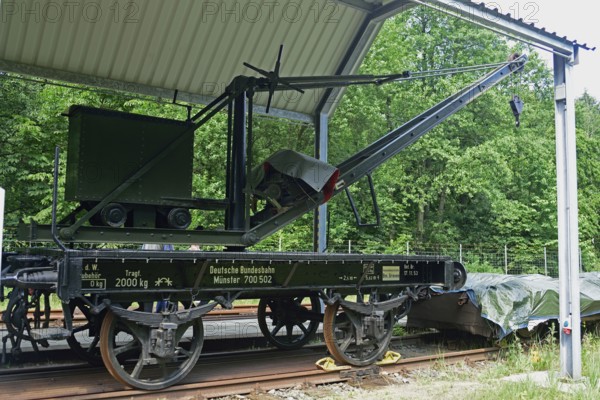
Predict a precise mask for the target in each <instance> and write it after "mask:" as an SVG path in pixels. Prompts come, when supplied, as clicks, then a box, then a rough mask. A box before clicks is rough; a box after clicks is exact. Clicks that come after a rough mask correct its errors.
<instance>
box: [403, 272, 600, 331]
mask: <svg viewBox="0 0 600 400" xmlns="http://www.w3.org/2000/svg"><path fill="white" fill-rule="evenodd" d="M580 285H581V317H582V318H583V319H584V320H585V319H588V320H589V319H600V272H587V273H582V274H581V275H580ZM558 288H559V286H558V279H556V278H551V277H548V276H544V275H514V276H513V275H498V274H487V273H479V274H478V273H471V274H469V278H468V280H467V283H466V285H465V286H464V287H463V288H462V289H461V290H457V291H450V292H441V291H433V293H432V298H431V299H430V300H427V301H422V302H417V303H415V304H414V305H413V308H412V310H411V312H410V313H409V315H408V321H407V327H417V328H436V329H442V330H444V329H456V330H462V331H467V332H470V333H473V334H477V335H482V336H487V337H490V338H497V339H502V338H503V337H505V336H506V335H508V334H510V333H512V332H514V331H519V332H523V333H527V332H528V331H532V330H534V329H535V327H536V326H538V325H539V324H542V323H546V322H549V321H557V320H558V319H559V302H558V290H559V289H558Z"/></svg>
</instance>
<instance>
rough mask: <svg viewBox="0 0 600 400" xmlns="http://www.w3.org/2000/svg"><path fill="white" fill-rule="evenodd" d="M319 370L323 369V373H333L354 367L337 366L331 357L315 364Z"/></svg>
mask: <svg viewBox="0 0 600 400" xmlns="http://www.w3.org/2000/svg"><path fill="white" fill-rule="evenodd" d="M315 365H316V366H317V367H318V368H321V369H322V370H323V371H327V372H333V371H341V370H344V369H351V368H352V367H351V366H349V365H337V364H336V363H335V360H334V359H333V358H331V357H325V358H321V359H320V360H319V361H317V362H316V363H315Z"/></svg>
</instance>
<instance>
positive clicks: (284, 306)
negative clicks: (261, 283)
mask: <svg viewBox="0 0 600 400" xmlns="http://www.w3.org/2000/svg"><path fill="white" fill-rule="evenodd" d="M306 298H308V299H309V300H310V306H311V307H310V310H309V309H308V308H307V307H305V306H303V305H302V302H303V301H304V300H305V299H306ZM320 320H321V301H320V300H319V296H318V295H317V294H314V293H313V294H310V295H309V296H295V297H267V298H262V299H260V302H259V303H258V326H259V328H260V331H261V332H262V334H263V335H264V336H265V338H267V340H268V341H269V343H271V344H273V345H274V346H276V347H278V348H280V349H284V350H292V349H298V348H300V347H302V346H304V345H305V344H306V343H308V342H309V341H310V340H311V339H312V338H313V336H314V334H315V332H316V331H317V329H318V328H319V323H320Z"/></svg>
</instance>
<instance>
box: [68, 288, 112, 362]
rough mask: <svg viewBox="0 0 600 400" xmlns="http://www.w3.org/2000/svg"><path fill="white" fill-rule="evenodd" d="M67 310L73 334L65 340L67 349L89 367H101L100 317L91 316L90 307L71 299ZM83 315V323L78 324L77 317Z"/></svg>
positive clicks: (81, 301) (78, 300)
mask: <svg viewBox="0 0 600 400" xmlns="http://www.w3.org/2000/svg"><path fill="white" fill-rule="evenodd" d="M69 310H70V311H71V316H72V317H74V320H73V333H72V334H71V336H70V337H69V338H68V339H67V343H68V344H69V347H70V348H71V350H73V352H75V354H77V356H78V357H79V358H81V359H83V360H85V361H87V362H88V363H90V364H91V365H95V366H100V365H102V355H101V354H100V346H99V345H98V343H99V342H100V326H101V324H102V316H103V315H104V314H102V315H94V314H92V312H91V310H90V307H89V306H88V305H87V304H86V303H84V301H83V300H81V299H73V300H71V301H70V302H69ZM81 315H83V317H85V321H83V322H78V319H77V318H78V317H79V316H81Z"/></svg>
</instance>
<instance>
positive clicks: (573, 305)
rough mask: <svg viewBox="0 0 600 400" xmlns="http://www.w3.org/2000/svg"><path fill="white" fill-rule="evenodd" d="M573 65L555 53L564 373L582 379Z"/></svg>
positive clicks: (557, 179)
mask: <svg viewBox="0 0 600 400" xmlns="http://www.w3.org/2000/svg"><path fill="white" fill-rule="evenodd" d="M572 70H573V65H572V64H571V62H570V61H569V60H567V59H565V58H564V57H560V56H557V55H555V56H554V91H555V93H554V105H555V119H556V121H555V122H556V181H557V204H558V271H559V273H558V278H559V294H558V298H559V305H560V374H561V376H562V377H565V378H566V377H569V378H572V379H575V380H578V379H581V306H580V298H579V296H580V290H579V222H578V205H577V152H576V147H575V95H574V92H573V88H572V87H573V85H572V82H573V81H572V76H571V74H572Z"/></svg>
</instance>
